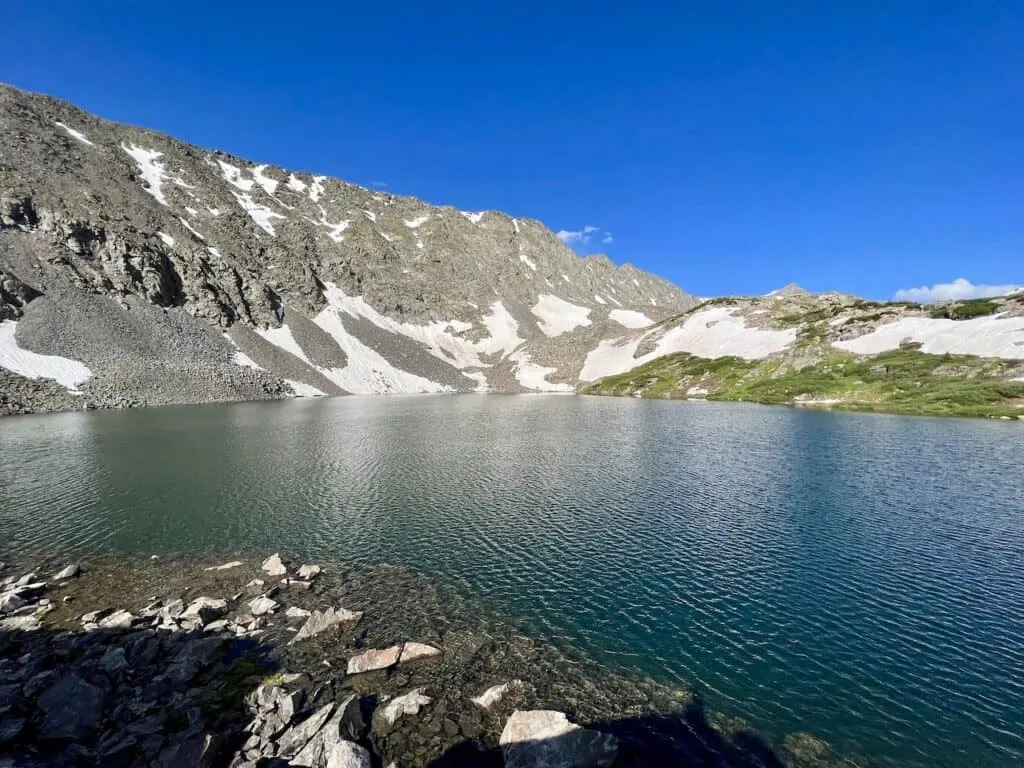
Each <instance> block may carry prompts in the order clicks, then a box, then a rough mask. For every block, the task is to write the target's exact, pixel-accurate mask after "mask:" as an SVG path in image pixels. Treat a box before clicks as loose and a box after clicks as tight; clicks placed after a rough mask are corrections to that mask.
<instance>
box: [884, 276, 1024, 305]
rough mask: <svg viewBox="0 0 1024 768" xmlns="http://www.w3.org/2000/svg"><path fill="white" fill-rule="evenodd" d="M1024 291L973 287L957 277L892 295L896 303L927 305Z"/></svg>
mask: <svg viewBox="0 0 1024 768" xmlns="http://www.w3.org/2000/svg"><path fill="white" fill-rule="evenodd" d="M1017 291H1024V285H975V284H974V283H972V282H971V281H970V280H966V279H964V278H962V277H958V278H957V279H956V280H954V281H953V282H951V283H936V284H935V285H933V286H927V285H922V286H921V287H920V288H903V289H901V290H899V291H896V293H895V294H893V298H894V299H895V300H896V301H916V302H920V303H921V304H928V303H931V302H935V301H947V300H950V299H954V300H955V299H982V298H985V297H986V296H1006V295H1007V294H1009V293H1016V292H1017Z"/></svg>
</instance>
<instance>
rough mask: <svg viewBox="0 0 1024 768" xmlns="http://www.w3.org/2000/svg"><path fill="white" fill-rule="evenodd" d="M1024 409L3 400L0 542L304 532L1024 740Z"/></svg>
mask: <svg viewBox="0 0 1024 768" xmlns="http://www.w3.org/2000/svg"><path fill="white" fill-rule="evenodd" d="M1022 468H1024V428H1022V427H1021V426H1020V425H1018V424H1016V423H1014V424H1006V423H998V422H983V421H969V420H938V419H920V418H903V417H889V416H865V415H854V414H839V413H816V412H807V411H801V410H790V409H784V408H765V407H758V406H744V405H726V404H712V403H706V404H695V403H672V402H650V401H637V400H633V399H596V398H579V397H541V396H523V397H502V396H458V397H404V398H356V397H351V398H339V399H327V400H315V401H293V402H284V403H261V404H234V405H216V406H198V407H187V408H160V409H151V410H142V411H134V412H95V413H70V414H59V415H49V416H33V417H19V418H9V419H3V420H0V552H3V553H6V554H8V555H15V556H16V557H17V558H18V559H19V560H26V559H31V558H32V557H50V556H54V555H56V554H58V553H60V554H62V555H72V554H74V555H87V554H90V553H100V552H127V553H150V552H167V551H178V552H196V553H200V554H209V555H210V556H214V555H215V554H217V553H222V552H227V551H231V552H239V551H240V552H251V553H253V554H254V555H255V554H260V555H265V554H267V553H269V552H271V551H275V550H281V551H284V552H292V553H295V554H298V555H302V556H305V557H307V558H321V559H328V560H335V561H358V562H362V563H376V562H381V561H387V562H393V563H400V564H404V565H408V566H411V567H414V568H416V569H418V570H420V571H422V572H424V573H426V574H429V575H432V576H436V577H439V578H441V579H444V580H448V581H450V582H452V583H457V584H460V585H462V586H464V587H465V589H466V590H467V591H468V592H469V593H470V594H471V595H473V596H476V597H477V598H479V599H480V600H481V601H482V604H483V603H484V602H486V604H487V605H488V606H493V607H497V608H499V609H501V610H502V611H504V612H507V613H509V614H511V615H514V616H517V617H519V618H520V619H521V620H522V622H523V623H524V624H525V626H526V628H527V629H528V630H529V631H531V632H533V633H534V634H537V635H539V636H542V637H544V638H548V639H552V640H556V641H560V642H566V643H569V644H571V645H573V646H575V647H576V648H579V649H582V650H583V651H584V652H585V653H586V654H587V655H588V656H590V657H591V658H593V659H594V660H596V661H599V662H601V663H603V664H605V665H608V666H610V667H612V668H614V669H616V670H619V671H623V670H626V671H628V670H637V671H640V672H643V673H647V674H650V675H653V676H654V677H656V678H659V679H662V680H666V681H670V682H672V681H679V682H683V683H687V684H689V685H691V686H693V687H694V688H696V689H697V690H698V691H700V692H701V693H703V695H704V696H705V698H706V699H707V700H708V702H709V704H711V705H712V706H713V707H714V708H717V709H720V710H722V711H723V712H725V713H727V714H733V715H739V716H742V717H744V718H746V719H747V720H748V721H749V722H750V723H751V724H752V725H754V726H755V727H757V728H759V729H761V730H763V731H765V732H767V733H769V734H774V735H779V734H783V733H787V732H792V731H798V730H806V731H810V732H812V733H814V734H815V735H816V736H819V737H821V738H823V739H825V740H826V741H829V742H830V743H831V744H832V745H833V746H834V747H835V748H837V749H839V750H841V751H845V752H851V753H856V754H859V755H861V756H864V757H866V758H868V759H869V760H870V762H871V763H872V764H877V765H912V766H968V765H992V766H1011V765H1014V766H1019V765H1021V764H1022V763H1024V470H1022Z"/></svg>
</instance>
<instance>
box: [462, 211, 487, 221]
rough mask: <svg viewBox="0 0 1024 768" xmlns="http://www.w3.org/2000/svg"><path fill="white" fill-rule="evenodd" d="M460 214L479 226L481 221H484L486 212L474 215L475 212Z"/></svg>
mask: <svg viewBox="0 0 1024 768" xmlns="http://www.w3.org/2000/svg"><path fill="white" fill-rule="evenodd" d="M459 213H461V214H462V215H463V216H465V217H466V218H467V219H469V220H470V221H471V222H473V223H474V224H479V223H480V222H481V220H483V218H484V212H483V211H479V212H477V213H474V212H473V211H459Z"/></svg>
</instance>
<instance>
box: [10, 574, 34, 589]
mask: <svg viewBox="0 0 1024 768" xmlns="http://www.w3.org/2000/svg"><path fill="white" fill-rule="evenodd" d="M35 580H36V575H35V573H26V574H25V575H24V576H22V577H21V578H20V579H18V580H17V581H16V582H14V586H16V587H27V586H28V585H29V584H31V583H33V582H34V581H35Z"/></svg>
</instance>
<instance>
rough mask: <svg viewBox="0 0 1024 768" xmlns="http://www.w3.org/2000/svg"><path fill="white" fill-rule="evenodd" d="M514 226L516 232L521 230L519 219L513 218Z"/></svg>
mask: <svg viewBox="0 0 1024 768" xmlns="http://www.w3.org/2000/svg"><path fill="white" fill-rule="evenodd" d="M512 228H513V229H514V230H515V231H516V232H519V222H518V221H516V220H515V219H512Z"/></svg>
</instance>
